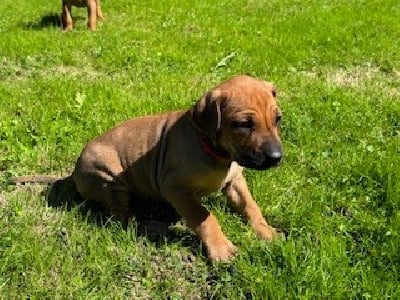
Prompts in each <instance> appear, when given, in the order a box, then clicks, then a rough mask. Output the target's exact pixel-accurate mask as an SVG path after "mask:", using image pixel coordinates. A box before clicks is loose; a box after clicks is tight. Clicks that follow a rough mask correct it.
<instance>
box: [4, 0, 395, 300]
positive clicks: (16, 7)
mask: <svg viewBox="0 0 400 300" xmlns="http://www.w3.org/2000/svg"><path fill="white" fill-rule="evenodd" d="M102 6H103V12H104V14H105V16H106V20H105V21H104V22H102V23H101V24H100V25H99V28H98V31H97V32H94V33H90V32H87V31H86V28H85V26H86V25H85V24H86V19H85V18H86V11H85V10H84V9H75V10H74V15H75V17H76V18H75V20H76V25H77V26H76V29H75V30H74V31H73V32H70V33H68V34H65V33H62V32H61V31H60V30H59V28H58V27H55V26H52V22H56V19H54V18H52V16H55V15H57V14H59V13H60V12H59V10H60V3H58V2H57V1H39V0H31V1H22V2H21V1H19V2H18V1H13V0H2V1H0V35H1V38H0V103H1V110H0V153H1V156H0V188H1V191H0V297H1V298H3V299H15V298H32V299H42V298H45V299H54V298H68V299H69V298H72V299H74V298H79V299H86V298H88V299H89V298H98V299H104V298H135V299H136V298H161V299H162V298H167V297H169V298H170V299H192V298H196V297H198V298H217V299H219V298H228V299H242V298H250V299H251V298H254V299H268V298H269V299H271V298H272V299H275V298H282V299H286V298H303V299H314V298H324V299H345V298H357V299H364V298H365V299H369V298H371V299H380V298H391V299H398V298H400V287H399V281H400V278H399V277H400V276H399V275H400V274H399V267H398V266H399V265H400V255H399V246H400V238H399V229H400V228H399V227H400V212H399V205H400V183H399V177H400V159H399V157H400V137H399V133H400V102H399V99H400V88H399V86H400V60H399V52H400V45H399V43H398V41H399V40H400V22H399V21H398V20H399V19H400V6H399V5H398V1H394V0H388V1H383V2H382V1H374V0H370V1H367V0H365V1H361V0H357V1H356V0H355V1H311V0H307V1H288V0H284V1H263V0H259V1H257V0H249V1H239V0H234V1H226V0H221V1H218V2H215V1H158V2H154V1H127V0H113V1H108V0H104V1H103V2H102ZM46 16H47V18H46ZM49 20H50V21H49ZM226 57H230V59H226V60H224V58H226ZM221 62H224V63H221ZM241 73H246V74H250V75H253V76H257V77H260V78H264V79H268V80H270V81H273V82H274V83H275V84H276V85H277V87H278V90H279V97H280V105H281V107H282V110H283V113H284V119H283V125H282V140H283V143H284V149H285V160H284V163H283V164H282V165H281V166H280V167H279V168H277V169H274V170H271V171H266V172H253V171H248V172H246V177H247V179H248V182H249V185H250V187H251V190H252V192H253V195H254V197H255V198H256V199H257V201H258V203H259V205H260V207H261V208H262V211H263V212H264V214H265V215H266V216H267V219H268V220H269V222H270V223H271V224H272V225H274V226H278V227H281V228H284V229H286V230H288V231H289V236H288V239H287V241H278V242H275V243H264V242H262V241H259V240H257V239H256V238H255V236H254V233H253V232H252V231H251V229H250V228H249V227H248V226H246V225H244V224H243V223H242V221H241V220H240V218H239V217H237V216H236V215H235V214H233V213H232V212H231V211H230V210H229V209H228V208H226V205H225V199H224V198H223V197H220V196H219V195H216V197H210V198H209V199H204V201H205V204H206V205H207V206H208V207H210V209H211V210H212V211H213V212H214V213H215V214H216V215H217V217H218V219H219V220H220V223H221V226H222V227H223V230H224V232H225V233H226V234H227V236H228V237H229V238H230V239H231V240H232V241H233V242H234V243H235V244H236V245H237V246H238V247H239V254H238V257H237V258H236V259H235V260H234V261H233V262H232V263H231V264H214V265H212V264H209V263H208V262H207V259H206V257H205V256H204V255H202V251H201V247H200V246H199V243H198V242H197V241H196V239H195V237H194V235H193V234H192V233H191V232H190V231H189V230H187V229H186V227H184V226H177V227H176V228H175V229H174V231H175V233H174V235H173V237H168V236H167V237H165V238H164V239H162V240H161V241H159V242H154V241H152V239H150V238H147V237H146V236H140V235H137V234H136V228H135V224H132V225H131V226H130V227H129V228H128V229H127V230H124V229H122V227H121V225H120V224H118V223H115V222H112V221H110V220H108V221H107V220H103V225H101V223H99V222H94V221H93V216H92V214H91V213H90V212H87V213H82V210H81V209H80V208H79V206H73V207H72V208H68V207H66V206H64V207H58V208H55V207H52V206H50V205H49V204H48V202H47V200H46V197H45V194H44V193H45V188H44V187H41V186H28V187H15V186H11V185H9V184H8V182H9V179H10V177H11V176H14V175H23V174H31V173H43V174H68V173H69V172H71V170H72V168H73V165H74V162H75V160H76V158H77V156H78V155H79V153H80V151H81V149H82V147H83V146H84V144H85V143H86V142H87V141H89V140H91V139H92V138H94V137H95V136H97V135H98V134H100V133H102V132H103V131H104V130H106V129H107V128H109V127H111V126H113V125H114V124H116V123H118V122H120V121H122V120H126V119H128V118H131V117H134V116H139V115H144V114H150V113H155V112H160V111H168V110H176V109H181V108H187V107H189V106H190V105H191V104H192V103H193V102H194V101H196V99H197V98H198V97H199V96H200V95H201V94H202V93H203V92H204V91H206V90H207V89H209V88H211V87H213V86H214V85H216V84H218V83H219V82H220V81H222V80H223V79H226V78H229V77H230V76H231V75H234V74H241Z"/></svg>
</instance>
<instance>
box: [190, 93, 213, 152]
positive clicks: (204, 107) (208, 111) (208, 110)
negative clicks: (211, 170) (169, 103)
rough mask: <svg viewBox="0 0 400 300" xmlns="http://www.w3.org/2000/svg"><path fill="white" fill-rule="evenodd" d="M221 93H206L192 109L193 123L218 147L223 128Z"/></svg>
mask: <svg viewBox="0 0 400 300" xmlns="http://www.w3.org/2000/svg"><path fill="white" fill-rule="evenodd" d="M219 98H220V97H219V93H218V92H216V91H210V92H207V93H205V94H204V95H203V96H202V97H201V98H200V99H199V100H198V101H197V102H196V103H195V104H194V105H193V106H192V108H191V110H190V113H191V116H192V122H193V124H194V126H195V127H197V129H199V130H200V131H201V133H203V134H204V135H206V136H207V137H209V138H210V139H211V141H212V142H213V143H214V144H215V145H216V143H217V135H218V131H219V130H220V128H221V103H220V101H219Z"/></svg>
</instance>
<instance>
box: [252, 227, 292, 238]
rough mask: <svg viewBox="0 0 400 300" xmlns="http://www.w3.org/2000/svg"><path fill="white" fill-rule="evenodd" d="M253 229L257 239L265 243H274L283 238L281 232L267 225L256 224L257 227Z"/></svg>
mask: <svg viewBox="0 0 400 300" xmlns="http://www.w3.org/2000/svg"><path fill="white" fill-rule="evenodd" d="M254 229H255V231H256V234H257V237H258V238H260V239H262V240H265V241H274V240H277V239H281V238H284V237H285V235H284V234H283V233H282V232H280V231H279V230H277V229H276V228H274V227H271V226H269V225H268V224H262V223H261V224H258V225H257V226H254Z"/></svg>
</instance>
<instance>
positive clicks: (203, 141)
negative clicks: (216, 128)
mask: <svg viewBox="0 0 400 300" xmlns="http://www.w3.org/2000/svg"><path fill="white" fill-rule="evenodd" d="M197 136H198V137H199V140H200V145H201V148H202V149H203V151H204V152H205V153H207V154H208V155H209V156H211V157H212V158H213V159H215V160H223V161H229V162H231V161H232V158H231V156H230V155H229V153H228V152H226V151H225V150H224V149H222V148H221V147H218V146H215V145H214V144H213V142H212V141H211V139H210V138H209V137H208V136H206V135H204V134H203V133H202V132H200V131H199V130H197Z"/></svg>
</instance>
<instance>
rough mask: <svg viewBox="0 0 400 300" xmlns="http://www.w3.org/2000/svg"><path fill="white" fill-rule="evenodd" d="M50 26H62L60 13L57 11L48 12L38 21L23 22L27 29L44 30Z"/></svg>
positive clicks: (24, 27) (23, 26)
mask: <svg viewBox="0 0 400 300" xmlns="http://www.w3.org/2000/svg"><path fill="white" fill-rule="evenodd" d="M49 27H58V28H61V20H60V15H59V14H56V13H48V14H46V15H44V16H42V17H40V19H38V20H36V21H29V22H24V23H22V28H23V29H26V30H42V29H44V28H49Z"/></svg>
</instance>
